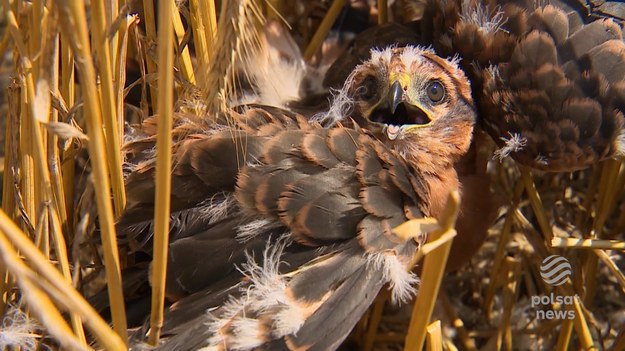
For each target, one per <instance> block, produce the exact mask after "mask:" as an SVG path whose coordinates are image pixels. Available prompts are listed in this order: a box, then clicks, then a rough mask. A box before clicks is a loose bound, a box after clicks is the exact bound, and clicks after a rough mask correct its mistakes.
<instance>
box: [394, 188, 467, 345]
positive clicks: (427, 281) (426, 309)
mask: <svg viewBox="0 0 625 351" xmlns="http://www.w3.org/2000/svg"><path fill="white" fill-rule="evenodd" d="M459 196H460V195H459V194H458V192H456V191H455V192H452V193H451V194H450V195H449V199H448V200H447V205H446V206H445V210H444V212H443V216H442V218H441V221H440V225H441V227H442V229H441V230H440V231H438V232H434V233H431V234H430V235H431V239H432V240H437V239H439V238H440V237H441V236H443V235H444V234H446V233H447V232H449V231H454V229H453V226H454V224H455V222H456V218H457V217H458V209H459V204H460V199H459ZM450 249H451V241H447V242H446V243H445V244H443V245H441V246H440V247H439V248H438V249H436V250H434V251H432V252H430V253H429V254H428V255H427V256H425V261H424V263H423V271H422V273H421V286H420V287H419V294H418V296H417V301H416V302H415V304H414V307H413V310H412V316H411V318H410V325H409V327H408V332H407V334H406V343H405V346H404V350H420V349H421V348H422V347H423V343H424V341H425V334H426V333H425V331H426V327H427V325H428V324H429V320H430V316H431V315H432V311H433V310H434V303H435V302H436V296H437V295H438V289H439V288H440V284H441V280H442V278H443V273H444V270H445V264H446V262H447V256H448V255H449V250H450Z"/></svg>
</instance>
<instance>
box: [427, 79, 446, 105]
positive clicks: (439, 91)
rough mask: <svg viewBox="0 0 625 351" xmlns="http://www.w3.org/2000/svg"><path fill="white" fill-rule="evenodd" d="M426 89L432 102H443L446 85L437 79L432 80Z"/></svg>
mask: <svg viewBox="0 0 625 351" xmlns="http://www.w3.org/2000/svg"><path fill="white" fill-rule="evenodd" d="M425 89H426V91H427V93H428V98H430V100H432V102H441V101H442V100H443V98H444V97H445V87H444V86H443V84H441V82H439V81H437V80H435V81H432V82H430V83H429V84H428V85H427V87H426V88H425Z"/></svg>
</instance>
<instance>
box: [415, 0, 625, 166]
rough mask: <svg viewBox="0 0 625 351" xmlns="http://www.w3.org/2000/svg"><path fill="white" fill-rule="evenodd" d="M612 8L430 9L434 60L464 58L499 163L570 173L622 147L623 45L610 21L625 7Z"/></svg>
mask: <svg viewBox="0 0 625 351" xmlns="http://www.w3.org/2000/svg"><path fill="white" fill-rule="evenodd" d="M612 5H614V6H612V7H610V8H611V9H612V10H613V12H612V13H614V14H615V15H614V16H609V15H608V14H607V13H606V12H596V11H595V12H588V11H587V10H588V9H587V8H585V7H583V6H582V7H580V6H579V3H577V2H574V1H553V5H544V6H538V7H536V5H534V2H528V1H498V2H494V1H490V2H488V1H487V2H485V3H481V2H477V1H468V2H467V1H437V0H432V1H430V2H429V3H428V6H427V8H426V15H425V16H424V19H423V21H422V30H423V35H424V36H426V37H427V40H430V41H431V42H432V43H433V44H434V46H435V48H436V49H437V51H438V52H439V53H441V54H443V55H453V54H458V55H460V57H461V58H462V59H463V66H464V68H465V70H466V71H467V72H468V73H469V76H470V78H471V80H472V84H473V89H474V95H475V98H476V100H477V101H478V104H479V110H480V117H481V122H482V126H483V127H484V128H485V129H486V130H487V131H488V132H489V134H490V135H491V136H492V137H493V139H494V140H495V142H497V143H498V144H499V145H500V146H501V149H500V151H499V154H500V155H501V156H506V155H510V156H512V157H513V158H515V159H516V160H518V161H520V162H522V163H524V164H527V165H529V166H532V167H534V168H538V169H541V170H546V171H567V170H575V169H579V168H585V167H588V166H589V165H591V164H593V163H595V162H597V161H599V160H602V159H604V158H607V157H611V156H615V155H622V154H623V150H624V147H625V145H624V144H623V139H624V136H625V135H624V134H623V118H624V117H623V111H625V42H624V41H623V28H622V26H623V23H622V22H621V20H620V19H619V18H618V17H617V15H618V13H619V11H618V9H619V8H620V9H621V12H622V11H623V9H625V5H623V4H616V3H614V4H612ZM618 6H620V7H618ZM606 9H607V8H606ZM615 9H616V10H615Z"/></svg>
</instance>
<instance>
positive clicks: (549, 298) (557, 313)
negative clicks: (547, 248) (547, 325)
mask: <svg viewBox="0 0 625 351" xmlns="http://www.w3.org/2000/svg"><path fill="white" fill-rule="evenodd" d="M571 274H572V269H571V264H570V263H569V261H568V260H567V259H566V258H564V257H562V256H558V255H551V256H548V257H546V258H545V259H544V260H543V262H542V264H541V265H540V276H541V277H542V278H543V280H544V281H545V283H547V284H549V285H551V286H554V287H555V286H560V285H562V284H564V283H566V281H567V280H568V279H569V278H570V277H571ZM576 296H577V295H575V296H561V295H555V294H554V293H553V292H551V294H549V295H534V296H532V297H531V305H532V308H536V319H574V318H575V311H574V310H573V301H575V297H576ZM552 307H554V308H556V309H555V310H552V309H551V308H552Z"/></svg>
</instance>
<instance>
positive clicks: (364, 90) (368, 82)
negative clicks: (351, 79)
mask: <svg viewBox="0 0 625 351" xmlns="http://www.w3.org/2000/svg"><path fill="white" fill-rule="evenodd" d="M377 87H378V81H377V79H376V78H375V77H374V76H367V77H366V78H365V79H364V80H363V81H362V83H361V84H360V86H359V87H358V90H357V91H356V95H357V96H358V98H360V99H362V100H371V99H373V97H374V96H375V94H376V90H377Z"/></svg>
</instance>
